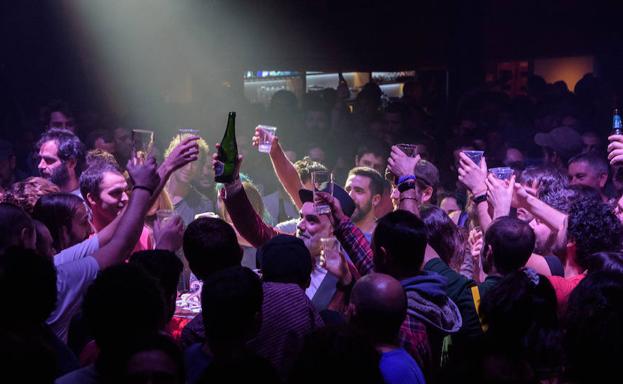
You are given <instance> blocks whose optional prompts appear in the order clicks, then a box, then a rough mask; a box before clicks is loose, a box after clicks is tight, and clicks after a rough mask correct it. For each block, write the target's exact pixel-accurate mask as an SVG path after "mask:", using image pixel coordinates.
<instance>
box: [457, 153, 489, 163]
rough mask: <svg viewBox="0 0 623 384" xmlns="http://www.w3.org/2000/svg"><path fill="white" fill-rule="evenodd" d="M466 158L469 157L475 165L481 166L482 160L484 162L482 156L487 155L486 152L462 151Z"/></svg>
mask: <svg viewBox="0 0 623 384" xmlns="http://www.w3.org/2000/svg"><path fill="white" fill-rule="evenodd" d="M462 152H463V153H464V154H465V156H467V157H469V158H470V160H471V161H473V162H474V164H476V165H478V166H480V160H482V155H484V154H485V152H484V151H462Z"/></svg>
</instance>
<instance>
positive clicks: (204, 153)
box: [164, 134, 210, 162]
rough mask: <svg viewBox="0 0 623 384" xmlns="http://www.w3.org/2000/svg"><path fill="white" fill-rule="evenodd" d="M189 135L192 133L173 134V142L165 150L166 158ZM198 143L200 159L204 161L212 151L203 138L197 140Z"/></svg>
mask: <svg viewBox="0 0 623 384" xmlns="http://www.w3.org/2000/svg"><path fill="white" fill-rule="evenodd" d="M188 136H190V135H189V134H183V135H175V136H173V138H172V139H171V142H170V143H169V146H168V147H167V149H166V150H165V151H164V158H165V159H166V158H167V157H169V155H170V154H171V152H173V150H174V149H175V147H177V146H178V145H179V144H180V143H181V142H182V139H185V138H186V137H188ZM197 144H199V161H200V162H202V161H204V160H206V159H207V158H208V154H209V153H210V146H209V145H208V143H206V141H205V140H203V139H199V140H197Z"/></svg>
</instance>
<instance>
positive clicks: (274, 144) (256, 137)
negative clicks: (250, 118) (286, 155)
mask: <svg viewBox="0 0 623 384" xmlns="http://www.w3.org/2000/svg"><path fill="white" fill-rule="evenodd" d="M261 131H262V129H261V128H259V127H255V133H254V134H253V138H252V139H251V145H252V146H254V147H256V148H257V147H259V146H260V142H261V140H262V132H261ZM278 144H279V137H277V135H272V140H271V145H270V153H271V154H272V153H273V151H277V150H278V146H279V145H278Z"/></svg>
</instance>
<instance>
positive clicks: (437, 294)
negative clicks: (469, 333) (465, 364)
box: [400, 271, 463, 376]
mask: <svg viewBox="0 0 623 384" xmlns="http://www.w3.org/2000/svg"><path fill="white" fill-rule="evenodd" d="M400 283H401V285H402V287H403V288H404V290H405V293H406V295H407V304H408V305H407V318H406V319H405V321H404V323H403V324H402V326H401V329H400V331H401V332H400V338H401V342H402V346H403V347H404V348H405V349H406V350H407V351H408V352H409V353H410V354H411V355H412V356H413V357H414V358H415V359H416V361H417V362H418V364H419V365H420V367H422V370H424V371H425V374H426V375H427V376H430V374H431V373H432V369H433V367H434V366H438V365H439V359H440V356H441V346H442V340H443V338H444V337H445V336H446V335H448V334H452V333H455V332H458V331H459V329H461V325H462V324H463V322H462V319H461V313H460V312H459V309H458V307H457V306H456V304H455V303H454V302H453V301H452V300H451V299H450V298H448V295H447V294H446V279H445V278H444V277H443V276H441V275H439V274H437V273H434V272H427V271H422V272H421V273H420V274H419V275H417V276H413V277H410V278H407V279H404V280H402V281H401V282H400ZM433 363H434V364H433Z"/></svg>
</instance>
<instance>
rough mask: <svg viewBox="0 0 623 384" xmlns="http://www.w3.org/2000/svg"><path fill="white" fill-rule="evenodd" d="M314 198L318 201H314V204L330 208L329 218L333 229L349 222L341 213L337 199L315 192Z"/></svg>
mask: <svg viewBox="0 0 623 384" xmlns="http://www.w3.org/2000/svg"><path fill="white" fill-rule="evenodd" d="M316 196H317V199H318V201H314V203H320V204H326V205H328V206H329V207H330V208H331V214H330V215H329V217H330V219H331V224H333V226H334V227H335V226H336V225H337V224H339V223H341V222H343V221H346V220H349V217H348V216H346V214H345V213H344V211H342V205H341V204H340V201H339V200H338V199H336V198H335V197H333V196H331V195H330V194H328V193H326V192H316Z"/></svg>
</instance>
